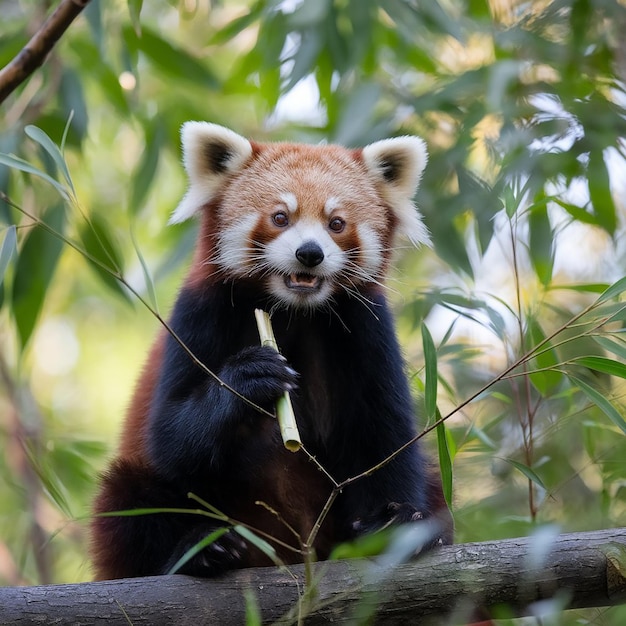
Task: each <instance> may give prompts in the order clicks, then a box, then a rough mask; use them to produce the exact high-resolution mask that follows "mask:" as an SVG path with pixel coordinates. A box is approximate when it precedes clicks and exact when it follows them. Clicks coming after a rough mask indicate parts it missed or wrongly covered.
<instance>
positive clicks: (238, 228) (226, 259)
mask: <svg viewBox="0 0 626 626" xmlns="http://www.w3.org/2000/svg"><path fill="white" fill-rule="evenodd" d="M256 221H257V216H256V215H255V214H253V213H251V214H250V215H246V216H245V217H242V218H241V220H239V221H238V222H237V223H236V224H234V225H231V226H229V227H228V228H226V229H224V230H223V231H222V232H221V233H220V237H219V242H218V246H217V248H218V250H217V259H216V260H217V263H218V265H220V266H221V267H222V268H224V269H229V270H231V271H233V272H235V273H238V274H241V273H244V272H245V271H246V268H247V266H248V261H249V256H250V253H249V247H250V243H251V242H250V233H251V232H252V230H253V228H254V227H255V225H256Z"/></svg>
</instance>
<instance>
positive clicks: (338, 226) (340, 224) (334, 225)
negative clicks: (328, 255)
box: [328, 217, 346, 233]
mask: <svg viewBox="0 0 626 626" xmlns="http://www.w3.org/2000/svg"><path fill="white" fill-rule="evenodd" d="M345 227H346V223H345V222H344V221H343V220H342V219H341V218H340V217H334V218H333V219H332V220H330V224H328V228H330V230H332V231H333V232H334V233H340V232H341V231H342V230H343V229H344V228H345Z"/></svg>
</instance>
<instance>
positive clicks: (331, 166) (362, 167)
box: [91, 122, 452, 579]
mask: <svg viewBox="0 0 626 626" xmlns="http://www.w3.org/2000/svg"><path fill="white" fill-rule="evenodd" d="M182 144H183V155H184V166H185V169H186V172H187V174H188V177H189V189H188V191H187V193H186V195H185V196H184V198H183V200H182V202H181V203H180V205H179V206H178V208H176V210H175V211H174V213H173V214H172V217H171V219H170V222H171V223H179V222H182V221H184V220H186V219H188V218H191V217H192V216H194V215H196V214H199V215H200V219H201V225H200V230H199V236H198V241H197V247H196V250H195V256H194V258H193V261H192V265H191V269H190V271H189V274H188V277H187V279H186V281H185V283H184V285H183V287H182V289H181V291H180V293H179V295H178V299H177V301H176V303H175V305H174V309H173V312H172V314H171V317H170V321H169V325H170V327H171V329H172V330H173V332H174V333H175V334H176V336H177V338H178V339H179V340H180V341H182V342H183V343H184V345H185V346H186V347H187V348H188V349H189V350H190V351H191V352H192V353H193V355H194V356H195V357H196V359H198V360H199V361H200V362H201V363H202V364H204V365H205V366H206V367H207V368H208V369H210V370H211V371H212V372H214V373H215V374H217V375H218V376H219V379H220V380H221V381H222V382H223V383H226V385H228V386H229V387H231V388H232V389H234V390H236V391H237V392H238V393H239V394H241V395H242V396H243V397H244V398H247V399H248V400H249V401H251V402H252V403H254V404H256V405H257V406H260V407H262V408H263V409H265V411H266V412H265V413H264V412H260V411H258V409H255V408H253V407H251V406H250V405H249V404H248V403H246V402H245V401H243V400H242V399H241V398H240V397H238V396H237V395H235V394H233V393H232V391H229V390H228V388H226V387H224V386H222V385H221V384H220V383H219V382H218V381H216V380H215V379H214V378H212V377H211V376H209V375H208V374H207V372H206V371H204V370H203V369H202V368H201V367H199V366H198V364H197V363H195V362H194V361H193V360H192V359H191V358H190V356H189V354H188V352H186V351H185V350H184V349H183V348H182V347H181V345H180V343H179V342H178V341H177V340H176V339H175V338H174V337H173V336H172V334H171V333H167V332H163V333H161V335H160V336H159V338H158V340H157V342H156V344H155V346H154V347H153V349H152V352H151V354H150V356H149V358H148V362H147V365H146V366H145V369H144V372H143V375H142V377H141V378H140V379H139V383H138V385H137V388H136V392H135V396H134V398H133V401H132V403H131V406H130V409H129V412H128V416H127V419H126V422H125V427H124V430H123V433H122V438H121V445H120V451H119V454H118V456H117V458H116V459H115V460H114V461H113V462H112V463H111V465H110V467H109V468H108V470H107V471H106V473H105V474H104V475H103V477H102V480H101V484H100V491H99V493H98V495H97V497H96V500H95V506H94V511H95V513H96V515H95V516H94V519H93V523H92V527H91V531H92V548H93V550H92V555H93V562H94V567H95V574H96V577H97V578H98V579H107V578H122V577H131V576H143V575H155V574H164V573H167V572H169V571H170V570H171V568H172V567H173V566H174V565H175V564H176V563H177V562H178V561H179V559H180V558H181V557H182V556H183V555H184V554H186V553H187V552H188V551H189V549H190V548H191V547H193V546H194V545H196V544H197V543H198V542H199V541H200V540H202V539H203V538H204V537H206V536H208V535H209V534H210V533H212V532H213V531H215V530H216V529H218V528H220V527H222V526H224V525H225V524H224V522H221V521H219V520H215V519H211V518H209V517H205V516H202V515H194V514H191V513H189V514H187V513H181V512H178V513H176V512H169V513H168V512H159V513H150V514H144V515H134V516H128V515H127V516H103V515H100V514H102V513H107V512H114V511H127V510H132V509H146V508H151V509H197V508H199V507H198V504H197V502H194V501H192V500H190V499H189V498H188V494H189V493H193V494H195V495H196V496H197V497H198V498H201V499H202V500H203V501H204V502H207V503H209V504H210V505H211V506H212V507H215V509H218V510H219V511H221V512H222V513H224V514H225V515H227V516H228V517H229V518H230V519H233V520H237V521H238V522H241V523H242V524H245V525H248V526H249V527H251V528H253V529H256V530H257V531H258V532H259V533H261V536H262V537H264V538H270V537H271V539H269V541H270V543H272V544H273V545H274V547H275V548H276V550H277V553H278V555H279V557H280V558H281V559H282V560H283V561H284V562H287V563H290V562H296V561H299V560H301V559H302V553H301V551H300V550H299V548H300V547H301V545H300V543H299V539H298V537H299V538H301V539H302V540H304V539H306V537H307V536H308V535H309V533H310V531H311V529H312V528H313V526H314V524H315V522H316V520H317V518H318V516H319V514H320V512H321V511H322V508H323V507H324V504H325V503H326V501H327V499H328V497H329V495H330V493H331V491H332V487H333V485H332V483H331V481H330V480H329V478H328V476H327V475H326V474H325V473H324V472H322V471H320V470H319V469H318V467H317V466H316V465H315V464H314V463H312V462H311V460H310V459H309V458H308V457H307V456H306V454H305V453H304V452H302V451H300V452H297V453H292V452H289V451H287V450H286V449H285V448H284V447H283V445H282V442H281V438H280V434H279V432H278V426H277V422H276V420H275V419H274V418H273V417H271V413H272V412H273V410H274V409H273V407H274V405H275V401H276V400H277V398H278V397H279V396H281V395H282V394H283V393H284V392H285V391H286V390H287V391H290V392H291V397H292V402H293V406H294V411H295V415H296V419H297V422H298V426H299V429H300V432H301V436H302V440H303V443H304V445H305V446H306V448H307V451H308V452H309V453H310V454H312V455H314V456H315V457H316V459H317V461H318V462H319V464H321V466H323V468H324V469H325V470H326V472H327V473H328V474H329V475H330V476H332V477H333V479H334V480H335V481H337V482H341V481H344V480H346V479H347V478H349V477H352V476H356V475H358V474H359V473H361V472H363V471H365V470H367V469H369V468H371V467H373V466H374V465H376V464H377V463H379V462H380V461H382V460H383V459H385V458H386V457H388V456H389V455H390V454H391V453H393V452H394V451H396V450H398V449H399V448H400V447H401V446H403V445H404V444H406V443H407V442H408V441H410V440H411V439H412V438H413V437H414V436H415V433H416V425H415V413H414V408H413V402H412V399H411V394H410V390H409V385H408V382H407V378H406V375H405V371H404V364H403V361H402V356H401V352H400V348H399V346H398V342H397V339H396V335H395V331H394V325H393V320H392V317H391V314H390V311H389V307H388V305H387V302H386V299H385V287H384V284H383V281H384V279H385V276H386V274H387V271H388V269H389V265H390V262H391V259H392V253H393V252H394V250H395V249H397V247H398V245H399V243H400V242H401V240H402V239H408V240H409V241H410V242H412V243H413V244H416V245H417V244H420V243H426V242H427V241H428V234H427V231H426V228H425V227H424V225H423V223H422V221H421V218H420V216H419V213H418V212H417V210H416V208H415V207H414V205H413V203H412V197H413V195H414V193H415V191H416V188H417V186H418V183H419V179H420V177H421V174H422V170H423V169H424V167H425V165H426V160H427V153H426V149H425V146H424V143H423V141H422V140H421V139H419V138H417V137H399V138H395V139H386V140H383V141H378V142H375V143H372V144H370V145H368V146H366V147H365V148H362V149H355V150H351V149H347V148H344V147H340V146H335V145H322V146H310V145H300V144H288V143H275V144H273V143H257V142H254V141H249V140H247V139H245V138H244V137H241V136H239V135H238V134H236V133H234V132H233V131H231V130H229V129H226V128H224V127H221V126H217V125H215V124H209V123H205V122H188V123H186V124H185V125H184V126H183V129H182ZM255 308H262V309H266V310H268V311H270V312H271V315H272V320H273V326H274V331H275V334H276V338H277V343H278V345H279V346H280V349H281V354H279V353H277V352H276V351H274V350H272V349H271V348H268V347H261V346H260V345H259V337H258V333H257V328H256V323H255V318H254V313H253V312H254V309H255ZM268 413H269V414H268ZM259 502H261V503H263V504H259ZM429 518H430V519H436V520H438V522H439V524H438V532H437V534H436V536H435V537H434V538H433V544H435V543H439V544H441V543H450V542H451V540H452V537H451V533H452V525H451V518H450V517H449V512H448V509H447V507H446V505H445V501H444V498H443V495H442V490H441V482H440V478H439V476H437V474H436V473H434V472H432V471H431V469H430V467H429V464H428V462H427V460H426V458H425V457H424V455H423V452H422V451H421V449H420V446H419V444H418V443H414V444H412V445H410V446H408V447H407V448H406V449H405V450H404V451H403V452H401V453H400V454H398V455H397V456H396V457H395V458H394V459H393V460H392V461H391V462H389V463H387V464H386V465H384V466H383V467H382V468H380V469H379V470H378V471H376V472H374V473H373V474H371V475H370V476H368V477H366V478H362V479H360V480H357V481H355V482H354V483H351V484H350V485H349V486H347V487H346V488H345V489H344V490H343V491H342V492H341V494H340V495H339V496H338V497H337V499H336V501H335V502H334V503H333V505H332V507H331V509H330V511H329V513H328V515H327V516H326V517H325V519H324V522H323V524H322V526H321V528H320V531H319V533H318V534H317V537H316V541H315V545H314V546H313V548H314V549H315V551H316V555H317V557H318V558H320V559H324V558H326V557H328V555H329V553H330V551H331V549H332V547H333V546H334V545H336V544H338V543H340V542H344V541H348V540H351V539H353V538H355V537H357V536H359V535H361V534H363V533H367V532H371V531H375V530H377V529H380V528H383V527H385V526H387V525H389V524H390V523H394V524H395V523H398V524H400V523H406V522H416V521H417V520H422V519H429ZM266 564H270V563H269V561H268V559H267V557H266V556H265V555H264V554H263V553H262V552H261V551H259V550H258V549H256V548H255V547H254V546H252V545H250V544H249V543H248V542H246V540H245V539H244V538H243V537H242V536H241V534H238V533H237V532H235V531H234V530H233V529H229V530H227V531H226V532H225V534H223V535H221V536H220V537H219V539H217V540H216V541H214V542H213V543H211V544H210V545H208V546H207V547H205V548H204V549H202V550H201V551H199V552H198V553H197V554H195V556H193V557H192V558H191V559H189V560H188V561H187V562H186V563H185V564H184V565H183V566H182V567H181V568H180V569H179V571H180V572H182V573H187V574H191V575H198V576H214V575H218V574H221V573H223V572H224V571H226V570H228V569H232V568H241V567H248V566H256V565H266Z"/></svg>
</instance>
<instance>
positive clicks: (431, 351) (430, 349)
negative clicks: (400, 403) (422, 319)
mask: <svg viewBox="0 0 626 626" xmlns="http://www.w3.org/2000/svg"><path fill="white" fill-rule="evenodd" d="M422 345H423V347H424V363H425V368H424V370H425V375H424V377H425V382H424V405H425V407H426V419H427V420H428V423H430V422H432V420H433V419H434V417H435V414H436V412H437V350H436V349H435V344H434V342H433V338H432V335H431V334H430V331H429V330H428V328H427V327H426V324H422Z"/></svg>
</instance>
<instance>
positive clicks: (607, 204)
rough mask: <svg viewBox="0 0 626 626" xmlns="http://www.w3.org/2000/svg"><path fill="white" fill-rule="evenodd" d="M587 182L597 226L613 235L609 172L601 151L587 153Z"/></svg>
mask: <svg viewBox="0 0 626 626" xmlns="http://www.w3.org/2000/svg"><path fill="white" fill-rule="evenodd" d="M587 182H588V184H589V196H590V198H591V204H592V205H593V212H594V215H595V216H596V219H597V223H598V225H599V226H601V227H602V228H604V229H605V230H606V231H607V232H608V233H609V234H610V235H614V234H615V228H616V226H617V215H616V211H615V203H614V202H613V196H612V194H611V184H610V181H609V172H608V170H607V168H606V163H605V161H604V154H603V152H602V150H592V151H591V152H590V153H589V165H588V167H587Z"/></svg>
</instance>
